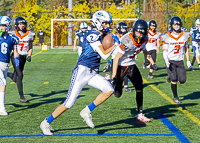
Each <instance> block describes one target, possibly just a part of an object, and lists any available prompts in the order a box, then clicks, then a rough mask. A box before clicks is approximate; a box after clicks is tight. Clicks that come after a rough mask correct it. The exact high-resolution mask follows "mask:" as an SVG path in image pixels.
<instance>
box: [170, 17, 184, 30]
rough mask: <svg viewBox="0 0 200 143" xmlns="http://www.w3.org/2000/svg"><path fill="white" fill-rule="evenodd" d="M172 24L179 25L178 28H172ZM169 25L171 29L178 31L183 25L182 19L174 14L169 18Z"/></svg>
mask: <svg viewBox="0 0 200 143" xmlns="http://www.w3.org/2000/svg"><path fill="white" fill-rule="evenodd" d="M173 24H177V25H180V28H179V29H174V28H173V26H172V25H173ZM169 25H170V27H171V30H172V31H175V32H178V33H180V32H181V27H182V26H183V22H182V19H181V18H180V17H178V16H174V17H172V18H171V19H170V21H169Z"/></svg>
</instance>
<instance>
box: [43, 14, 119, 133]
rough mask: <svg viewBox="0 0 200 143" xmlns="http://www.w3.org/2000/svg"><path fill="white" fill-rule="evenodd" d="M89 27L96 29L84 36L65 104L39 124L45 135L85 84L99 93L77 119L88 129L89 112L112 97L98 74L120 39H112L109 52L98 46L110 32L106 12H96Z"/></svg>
mask: <svg viewBox="0 0 200 143" xmlns="http://www.w3.org/2000/svg"><path fill="white" fill-rule="evenodd" d="M92 23H93V26H95V27H94V29H92V30H88V31H86V33H85V34H86V35H85V38H84V46H83V51H82V54H81V55H80V57H79V59H78V62H77V66H76V67H75V68H74V70H73V75H72V78H71V84H70V87H69V90H68V94H67V97H66V100H65V101H64V103H63V104H61V105H59V106H58V107H57V108H56V109H55V111H54V112H53V113H52V114H51V115H50V116H49V117H47V118H46V119H44V121H42V122H41V124H40V128H41V129H42V131H43V133H44V134H45V135H52V134H53V133H52V132H51V130H50V128H51V126H50V123H51V122H52V121H53V120H54V119H55V118H57V117H58V116H59V115H61V114H62V113H63V112H64V111H66V110H67V109H70V108H71V107H72V106H73V105H74V103H75V101H76V98H77V97H78V95H79V94H80V92H81V90H82V88H83V87H84V86H85V85H86V84H87V85H89V86H91V87H94V88H96V89H99V90H100V91H102V92H101V93H100V94H99V95H98V96H97V97H96V99H95V100H94V101H93V102H92V103H91V104H89V105H87V106H86V107H85V108H84V109H83V110H82V111H81V112H80V116H81V117H82V118H83V119H84V121H85V122H86V123H87V125H88V126H89V127H91V128H94V124H93V122H92V116H91V114H90V113H91V111H93V110H94V109H95V108H96V107H97V106H98V105H100V104H101V103H103V102H104V101H105V100H106V99H108V98H109V97H110V96H111V95H112V94H113V91H114V89H113V87H112V85H111V84H110V82H109V81H108V80H106V79H105V78H104V77H103V76H101V75H100V74H98V71H99V66H100V60H101V57H102V58H103V59H107V58H108V57H109V56H110V54H111V52H112V50H113V49H114V48H115V47H116V45H118V44H119V39H117V37H115V38H114V39H115V40H116V41H117V42H115V44H114V45H113V46H112V47H111V48H109V49H107V50H104V49H103V47H102V44H101V41H102V38H103V35H104V34H107V33H108V32H109V28H110V24H111V23H112V17H111V15H110V14H109V13H108V12H106V11H97V12H95V13H94V15H93V17H92Z"/></svg>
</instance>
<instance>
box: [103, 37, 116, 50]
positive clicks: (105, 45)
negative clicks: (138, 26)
mask: <svg viewBox="0 0 200 143" xmlns="http://www.w3.org/2000/svg"><path fill="white" fill-rule="evenodd" d="M113 45H114V39H113V37H111V34H108V35H106V36H105V37H104V38H103V41H102V46H103V48H104V50H107V49H109V48H110V47H112V46H113Z"/></svg>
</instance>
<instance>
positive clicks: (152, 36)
mask: <svg viewBox="0 0 200 143" xmlns="http://www.w3.org/2000/svg"><path fill="white" fill-rule="evenodd" d="M156 28H157V22H156V21H155V20H150V21H149V24H148V42H147V44H146V50H147V52H148V54H149V55H151V57H152V59H153V61H154V63H155V62H156V53H159V49H160V35H161V33H160V32H159V31H158V30H157V29H156ZM144 55H145V54H144ZM144 57H145V66H148V65H150V62H149V61H148V60H147V55H145V56H144ZM152 73H153V69H152V68H150V69H149V74H148V78H153V75H152Z"/></svg>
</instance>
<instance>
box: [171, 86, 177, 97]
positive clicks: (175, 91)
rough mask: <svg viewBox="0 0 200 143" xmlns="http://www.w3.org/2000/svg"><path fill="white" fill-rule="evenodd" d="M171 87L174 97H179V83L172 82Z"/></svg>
mask: <svg viewBox="0 0 200 143" xmlns="http://www.w3.org/2000/svg"><path fill="white" fill-rule="evenodd" d="M171 89H172V92H173V95H174V98H176V97H178V94H177V84H172V83H171Z"/></svg>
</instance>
